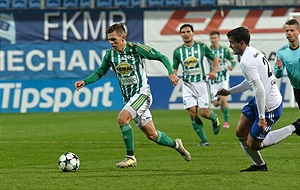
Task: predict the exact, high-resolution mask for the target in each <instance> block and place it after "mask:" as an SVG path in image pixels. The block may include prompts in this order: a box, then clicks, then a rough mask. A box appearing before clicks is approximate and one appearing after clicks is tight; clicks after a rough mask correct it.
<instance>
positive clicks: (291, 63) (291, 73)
mask: <svg viewBox="0 0 300 190" xmlns="http://www.w3.org/2000/svg"><path fill="white" fill-rule="evenodd" d="M299 32H300V28H299V22H298V21H297V20H296V19H291V20H288V21H287V22H286V23H285V35H286V38H287V39H288V41H289V44H287V45H285V46H283V47H281V48H280V49H279V50H278V51H277V54H276V61H275V66H274V74H275V76H276V77H277V78H280V77H282V76H283V71H284V68H285V69H286V72H287V75H288V77H289V79H290V82H291V85H292V87H293V90H294V95H295V99H296V102H297V104H298V108H299V110H300V47H299V46H300V43H299Z"/></svg>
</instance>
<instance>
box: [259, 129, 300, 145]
mask: <svg viewBox="0 0 300 190" xmlns="http://www.w3.org/2000/svg"><path fill="white" fill-rule="evenodd" d="M295 130H296V129H295V127H294V125H288V126H286V127H283V128H281V129H277V130H275V131H271V132H269V133H268V135H267V136H266V138H265V139H264V140H263V142H262V143H261V145H260V148H262V149H263V148H265V147H269V146H272V145H274V144H277V143H279V142H280V141H282V140H284V139H286V138H287V137H288V136H290V135H291V134H293V132H294V131H295Z"/></svg>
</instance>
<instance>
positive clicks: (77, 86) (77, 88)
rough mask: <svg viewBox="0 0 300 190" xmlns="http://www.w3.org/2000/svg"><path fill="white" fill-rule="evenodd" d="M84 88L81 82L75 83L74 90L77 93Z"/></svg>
mask: <svg viewBox="0 0 300 190" xmlns="http://www.w3.org/2000/svg"><path fill="white" fill-rule="evenodd" d="M84 86H85V84H84V81H83V80H80V81H77V82H75V88H76V90H77V91H79V89H81V88H82V87H84Z"/></svg>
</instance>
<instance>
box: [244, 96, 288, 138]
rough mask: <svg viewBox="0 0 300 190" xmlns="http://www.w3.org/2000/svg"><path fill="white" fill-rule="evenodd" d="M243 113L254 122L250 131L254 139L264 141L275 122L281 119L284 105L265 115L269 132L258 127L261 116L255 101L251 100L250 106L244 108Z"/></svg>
mask: <svg viewBox="0 0 300 190" xmlns="http://www.w3.org/2000/svg"><path fill="white" fill-rule="evenodd" d="M242 113H243V114H244V116H245V117H247V118H248V119H250V120H252V121H254V123H253V124H252V127H251V130H250V136H251V137H252V138H253V139H258V140H263V139H265V137H266V135H267V134H268V133H269V131H271V130H272V128H273V126H274V124H275V122H276V121H277V120H278V119H279V118H280V116H281V114H282V103H281V104H280V106H278V107H277V108H276V109H275V110H273V111H270V112H266V113H265V118H266V122H267V128H266V129H267V131H264V130H263V129H262V128H261V127H260V126H258V121H259V115H258V110H257V105H256V101H255V99H252V100H250V101H249V102H248V104H247V105H245V106H244V107H243V109H242Z"/></svg>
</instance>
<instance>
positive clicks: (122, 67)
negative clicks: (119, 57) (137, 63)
mask: <svg viewBox="0 0 300 190" xmlns="http://www.w3.org/2000/svg"><path fill="white" fill-rule="evenodd" d="M116 71H117V72H118V73H119V74H121V75H128V74H130V73H131V72H132V71H133V67H132V65H130V64H129V63H125V62H123V63H121V64H119V65H118V66H117V67H116Z"/></svg>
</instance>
